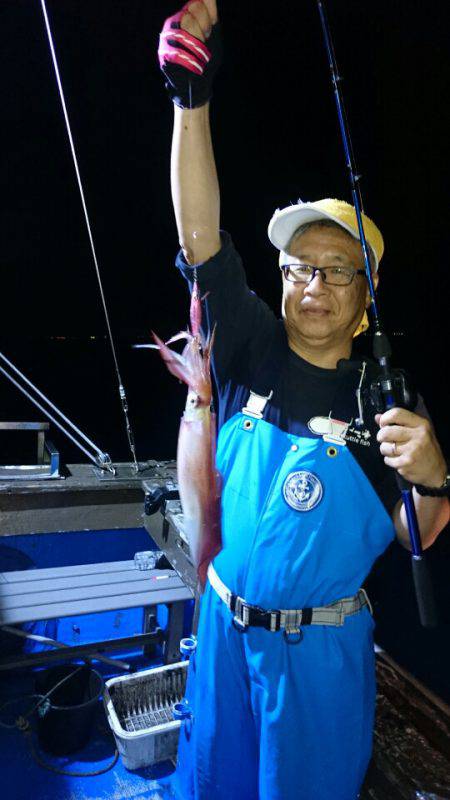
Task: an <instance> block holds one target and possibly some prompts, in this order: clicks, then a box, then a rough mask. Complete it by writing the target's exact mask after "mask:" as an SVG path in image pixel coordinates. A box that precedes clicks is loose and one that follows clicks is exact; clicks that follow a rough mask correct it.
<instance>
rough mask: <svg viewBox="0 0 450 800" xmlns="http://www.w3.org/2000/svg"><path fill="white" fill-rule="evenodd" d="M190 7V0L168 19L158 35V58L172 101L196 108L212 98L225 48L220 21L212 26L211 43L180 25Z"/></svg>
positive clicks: (183, 106)
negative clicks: (206, 43) (198, 37)
mask: <svg viewBox="0 0 450 800" xmlns="http://www.w3.org/2000/svg"><path fill="white" fill-rule="evenodd" d="M188 9H189V3H188V4H187V5H185V6H184V7H183V8H182V9H181V11H179V12H178V13H177V14H174V15H173V16H172V17H169V18H168V19H166V21H165V23H164V27H163V29H162V31H161V35H160V37H159V48H158V58H159V66H160V67H161V70H162V71H163V73H164V75H165V77H166V78H167V80H166V89H167V91H168V93H169V96H170V97H171V99H172V100H173V102H174V103H176V105H177V106H180V107H181V108H197V106H203V105H204V104H205V103H207V102H208V100H209V99H210V98H211V95H212V83H213V79H214V75H215V74H216V72H217V70H218V68H219V66H220V64H221V62H222V54H223V48H222V38H221V35H220V28H219V23H216V24H215V25H213V27H212V28H211V34H210V36H209V38H208V46H206V45H205V43H204V42H202V41H200V39H197V37H196V36H192V34H190V33H188V32H187V31H185V30H183V29H181V28H180V20H181V18H182V17H183V15H184V14H185V13H186V10H188Z"/></svg>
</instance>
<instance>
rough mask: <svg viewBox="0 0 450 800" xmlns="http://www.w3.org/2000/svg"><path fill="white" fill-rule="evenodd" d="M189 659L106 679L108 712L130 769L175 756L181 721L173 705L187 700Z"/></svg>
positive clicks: (118, 744)
mask: <svg viewBox="0 0 450 800" xmlns="http://www.w3.org/2000/svg"><path fill="white" fill-rule="evenodd" d="M188 666H189V662H188V661H180V662H178V663H176V664H168V665H167V666H164V667H156V668H153V669H147V670H144V671H143V672H139V673H137V674H135V675H123V676H121V677H119V678H111V679H110V680H109V681H106V684H105V691H104V694H103V703H104V705H105V710H106V716H107V718H108V722H109V725H110V727H111V730H112V732H113V733H114V737H115V740H116V744H117V749H118V751H119V753H120V755H121V758H122V761H123V764H124V766H125V767H126V768H127V769H129V770H135V769H141V768H142V767H148V766H150V765H151V764H156V763H157V762H158V761H166V760H168V759H175V758H176V755H177V748H178V737H179V733H180V725H181V722H180V720H179V719H175V718H174V713H173V708H174V706H176V705H177V704H178V703H181V702H182V701H183V697H184V691H185V688H186V677H187V668H188Z"/></svg>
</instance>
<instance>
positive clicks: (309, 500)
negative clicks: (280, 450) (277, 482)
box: [283, 470, 323, 511]
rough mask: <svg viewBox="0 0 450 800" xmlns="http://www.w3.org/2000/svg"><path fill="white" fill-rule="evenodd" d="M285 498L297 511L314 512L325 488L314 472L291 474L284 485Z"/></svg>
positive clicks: (304, 471) (305, 471)
mask: <svg viewBox="0 0 450 800" xmlns="http://www.w3.org/2000/svg"><path fill="white" fill-rule="evenodd" d="M283 497H284V499H285V500H286V503H287V504H288V506H290V507H291V508H293V509H294V510H295V511H312V510H313V508H316V506H318V505H319V503H320V501H321V500H322V497H323V486H322V483H321V481H320V479H319V478H318V477H317V475H315V474H314V472H309V471H307V470H299V471H297V472H291V473H289V475H288V476H287V478H286V480H285V482H284V484H283Z"/></svg>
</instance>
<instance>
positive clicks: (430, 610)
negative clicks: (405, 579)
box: [411, 556, 438, 628]
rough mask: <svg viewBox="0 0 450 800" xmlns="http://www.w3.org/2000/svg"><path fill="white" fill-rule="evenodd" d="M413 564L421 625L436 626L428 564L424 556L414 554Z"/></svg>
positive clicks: (426, 626) (425, 626)
mask: <svg viewBox="0 0 450 800" xmlns="http://www.w3.org/2000/svg"><path fill="white" fill-rule="evenodd" d="M411 565H412V574H413V580H414V587H415V590H416V600H417V606H418V609H419V617H420V622H421V625H423V627H424V628H435V627H436V625H437V624H438V623H437V613H436V605H435V602H434V592H433V584H432V582H431V574H430V570H429V568H428V564H427V563H426V561H425V559H424V557H423V556H413V557H412V559H411Z"/></svg>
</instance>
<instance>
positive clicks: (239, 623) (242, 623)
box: [232, 595, 249, 633]
mask: <svg viewBox="0 0 450 800" xmlns="http://www.w3.org/2000/svg"><path fill="white" fill-rule="evenodd" d="M248 610H249V606H248V603H246V602H245V600H243V599H242V597H239V595H237V596H235V602H234V609H233V611H234V614H233V619H232V623H233V626H234V627H235V628H236V630H237V631H239V633H247V628H248V624H249V623H248V613H247V614H246V613H245V612H246V611H247V612H248ZM245 617H247V619H245Z"/></svg>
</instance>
